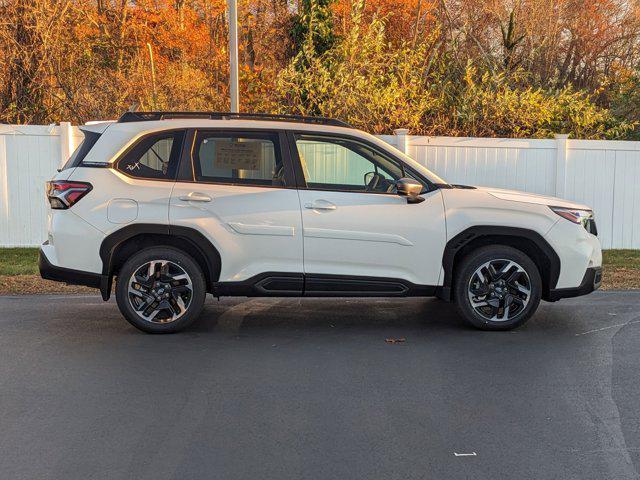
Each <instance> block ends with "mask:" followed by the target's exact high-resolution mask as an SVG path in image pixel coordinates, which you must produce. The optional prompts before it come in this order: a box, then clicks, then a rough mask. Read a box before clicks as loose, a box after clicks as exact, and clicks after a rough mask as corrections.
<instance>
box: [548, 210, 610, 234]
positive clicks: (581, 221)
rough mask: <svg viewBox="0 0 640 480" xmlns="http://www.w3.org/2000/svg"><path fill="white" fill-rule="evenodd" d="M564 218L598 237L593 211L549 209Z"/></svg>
mask: <svg viewBox="0 0 640 480" xmlns="http://www.w3.org/2000/svg"><path fill="white" fill-rule="evenodd" d="M549 208H550V209H551V210H553V211H554V212H555V213H557V214H558V215H560V216H561V217H562V218H566V219H567V220H569V221H570V222H572V223H576V224H578V225H582V226H583V227H584V228H585V230H586V231H587V232H589V233H591V234H593V235H598V229H597V228H596V221H595V219H594V217H593V211H591V210H581V209H578V208H564V207H549Z"/></svg>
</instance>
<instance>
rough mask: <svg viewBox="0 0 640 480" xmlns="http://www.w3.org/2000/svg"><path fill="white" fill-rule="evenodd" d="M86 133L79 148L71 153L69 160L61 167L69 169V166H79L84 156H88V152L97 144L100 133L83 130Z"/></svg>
mask: <svg viewBox="0 0 640 480" xmlns="http://www.w3.org/2000/svg"><path fill="white" fill-rule="evenodd" d="M82 133H84V140H82V142H80V145H78V148H76V149H75V151H74V152H73V153H72V154H71V156H70V157H69V160H67V162H66V163H65V164H64V166H63V167H62V168H61V169H60V171H62V170H67V169H68V168H75V167H77V166H79V165H80V164H81V163H82V161H83V160H84V158H85V157H86V156H87V153H89V152H90V151H91V149H92V148H93V146H94V145H95V144H96V142H97V141H98V139H99V138H100V135H101V134H100V133H96V132H82Z"/></svg>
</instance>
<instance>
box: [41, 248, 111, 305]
mask: <svg viewBox="0 0 640 480" xmlns="http://www.w3.org/2000/svg"><path fill="white" fill-rule="evenodd" d="M38 268H39V269H40V276H41V277H42V278H44V279H46V280H53V281H54V282H64V283H67V284H69V285H84V286H85V287H91V288H99V289H100V290H103V287H104V285H106V282H107V280H108V279H107V276H106V275H100V274H99V273H93V272H83V271H81V270H73V269H70V268H63V267H57V266H55V265H52V264H51V262H49V259H48V258H47V255H46V254H45V253H44V252H43V251H42V248H41V249H40V252H39V255H38ZM103 297H104V295H103Z"/></svg>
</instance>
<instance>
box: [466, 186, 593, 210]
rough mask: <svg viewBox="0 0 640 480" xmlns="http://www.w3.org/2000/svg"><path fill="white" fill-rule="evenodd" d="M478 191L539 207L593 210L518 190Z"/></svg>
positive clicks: (487, 188)
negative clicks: (534, 204) (535, 204)
mask: <svg viewBox="0 0 640 480" xmlns="http://www.w3.org/2000/svg"><path fill="white" fill-rule="evenodd" d="M477 188H478V190H480V191H483V192H486V193H488V194H489V195H491V196H493V197H496V198H499V199H501V200H508V201H511V202H523V203H537V204H539V205H548V206H553V207H563V208H575V209H579V210H591V207H588V206H587V205H582V204H581V203H575V202H570V201H569V200H563V199H561V198H557V197H547V196H545V195H538V194H537V193H529V192H519V191H517V190H503V189H502V188H489V187H477Z"/></svg>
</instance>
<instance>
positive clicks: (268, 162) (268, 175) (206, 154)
mask: <svg viewBox="0 0 640 480" xmlns="http://www.w3.org/2000/svg"><path fill="white" fill-rule="evenodd" d="M193 162H194V173H195V177H196V180H197V181H199V182H210V183H229V184H234V185H235V184H238V185H258V186H273V187H278V186H280V187H281V186H284V185H285V178H284V165H283V163H282V156H281V154H280V148H279V146H278V137H277V135H275V134H269V133H265V134H240V133H239V134H237V135H236V134H233V133H207V132H198V134H197V135H196V140H195V144H194V148H193Z"/></svg>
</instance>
